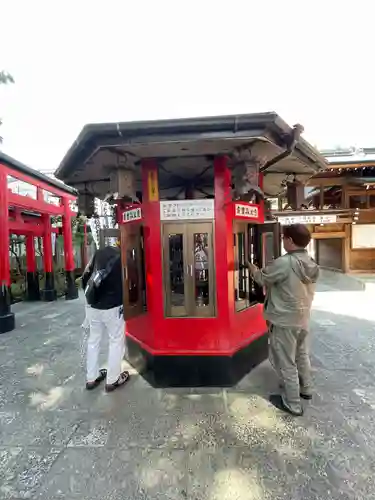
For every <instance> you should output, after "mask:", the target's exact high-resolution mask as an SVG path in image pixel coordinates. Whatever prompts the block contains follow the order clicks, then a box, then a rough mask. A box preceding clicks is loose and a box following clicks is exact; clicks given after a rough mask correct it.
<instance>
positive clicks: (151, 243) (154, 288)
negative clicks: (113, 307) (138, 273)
mask: <svg viewBox="0 0 375 500" xmlns="http://www.w3.org/2000/svg"><path fill="white" fill-rule="evenodd" d="M142 217H143V235H144V248H145V268H146V294H147V309H148V311H149V314H150V316H151V318H152V323H151V324H152V329H153V331H152V332H150V336H149V338H148V340H147V342H148V345H149V346H150V347H154V348H157V345H158V338H157V332H158V331H161V329H162V328H163V321H164V302H163V295H164V293H163V290H164V289H163V277H162V241H161V234H160V201H159V183H158V167H157V164H156V162H155V161H154V160H143V161H142Z"/></svg>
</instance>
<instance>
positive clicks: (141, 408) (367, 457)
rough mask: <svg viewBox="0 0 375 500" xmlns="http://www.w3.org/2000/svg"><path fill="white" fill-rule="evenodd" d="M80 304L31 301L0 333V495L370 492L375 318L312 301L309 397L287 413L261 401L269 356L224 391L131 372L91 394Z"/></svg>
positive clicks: (268, 382) (269, 388)
mask: <svg viewBox="0 0 375 500" xmlns="http://www.w3.org/2000/svg"><path fill="white" fill-rule="evenodd" d="M353 307H355V306H354V305H353ZM82 312H83V308H82V305H81V304H80V303H79V302H76V303H74V304H67V303H65V302H62V303H58V304H56V305H52V306H50V307H48V308H44V309H43V308H42V309H39V310H37V311H35V310H34V312H32V309H30V310H29V312H28V313H27V314H25V316H24V318H25V321H26V320H27V327H26V326H25V327H22V326H20V327H19V329H18V330H17V331H16V332H14V334H11V335H7V336H4V335H3V336H1V337H0V362H1V364H2V370H1V372H0V426H1V427H0V475H1V477H2V481H1V483H0V498H2V499H4V500H5V499H16V498H41V499H42V500H44V499H45V500H47V499H48V500H53V499H69V500H74V499H78V498H79V499H82V500H84V499H90V500H94V499H102V500H103V499H105V500H110V499H111V500H120V499H121V500H123V499H126V500H128V499H129V500H131V499H162V498H163V499H166V498H168V499H186V498H188V499H194V500H195V499H197V500H198V499H207V500H208V499H209V500H216V499H217V500H219V499H220V500H227V499H228V500H229V499H246V500H253V499H273V500H275V499H285V498H288V499H290V500H294V499H301V498H303V499H306V500H308V499H333V500H335V499H344V500H346V499H348V500H349V499H353V500H354V499H356V500H361V499H365V498H366V500H367V499H370V498H372V495H373V492H374V491H375V484H374V479H373V478H374V472H375V461H374V459H375V452H374V450H375V447H374V445H375V431H374V429H375V426H374V424H375V418H374V408H375V389H374V387H375V384H374V376H375V368H374V366H375V364H374V358H375V354H374V353H375V341H374V339H373V338H374V332H375V323H374V322H373V321H365V320H361V319H359V318H356V317H355V316H353V315H352V316H346V315H341V314H333V313H332V312H329V311H326V310H321V309H320V310H319V309H316V310H315V311H314V313H313V321H312V330H313V333H314V345H313V359H312V361H313V369H314V378H315V383H316V394H315V396H314V399H313V402H312V403H311V404H308V405H306V412H305V416H304V417H301V418H297V419H293V418H292V417H289V416H286V415H283V414H282V413H280V412H279V411H277V410H276V409H275V408H273V407H272V406H271V405H270V404H269V403H268V401H267V399H268V394H269V393H270V392H273V391H275V390H276V389H277V381H276V379H275V376H274V374H273V371H272V370H271V368H270V366H269V364H268V363H267V362H265V363H262V364H261V365H260V366H259V367H257V368H256V369H255V370H253V371H252V372H251V374H250V375H249V376H247V377H245V378H244V379H243V380H241V382H240V383H239V384H238V385H237V386H236V387H234V388H231V389H221V388H217V389H215V388H209V389H190V390H189V389H152V388H151V387H150V386H149V385H148V384H147V382H146V381H145V380H144V379H143V378H141V377H139V376H138V375H137V374H136V373H132V379H131V381H130V382H129V384H128V385H127V386H126V387H124V388H123V389H122V390H121V391H118V392H115V393H113V394H108V395H107V394H105V393H104V391H103V390H102V388H99V389H98V390H97V391H95V392H92V393H88V392H86V391H85V390H84V389H83V369H82V359H81V353H80V344H81V335H82V334H81V331H80V330H79V328H78V326H77V325H79V324H80V322H81V320H82ZM19 324H20V325H21V324H22V323H19Z"/></svg>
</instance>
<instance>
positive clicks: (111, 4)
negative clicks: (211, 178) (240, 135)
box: [0, 0, 375, 170]
mask: <svg viewBox="0 0 375 500" xmlns="http://www.w3.org/2000/svg"><path fill="white" fill-rule="evenodd" d="M347 4H348V5H351V6H352V7H351V8H349V7H345V5H346V4H345V5H344V2H342V1H336V0H330V1H325V2H323V1H321V0H314V1H301V0H300V1H293V0H283V1H280V0H274V1H268V2H267V1H264V0H263V1H261V0H259V1H253V0H244V1H236V0H230V1H220V0H216V1H215V0H212V1H211V0H200V1H199V2H198V1H197V0H190V1H189V2H182V1H178V0H174V1H167V0H165V1H163V0H159V1H158V0H148V1H145V0H121V1H116V0H109V1H107V2H104V1H103V0H91V1H89V0H64V1H57V0H54V1H52V0H49V1H47V0H33V1H29V0H23V1H21V0H0V18H1V29H0V69H6V70H7V71H9V72H11V73H12V74H13V76H14V78H15V80H16V84H15V85H12V86H9V87H7V88H6V87H3V86H2V87H0V116H1V117H2V118H3V121H4V125H3V126H2V127H1V129H0V130H1V135H2V136H3V137H4V144H3V146H2V149H3V151H4V152H6V153H8V154H10V155H11V156H14V157H16V158H17V159H18V160H20V161H22V162H24V163H27V164H28V165H30V166H31V167H34V168H39V169H48V170H54V169H55V168H56V167H57V166H58V164H59V163H60V161H61V160H62V158H63V156H64V154H65V153H66V151H67V149H68V148H69V147H70V145H71V144H72V142H73V141H74V140H75V138H76V136H77V135H78V133H79V132H80V130H81V128H82V127H83V125H84V124H85V123H88V122H103V121H127V120H139V119H154V118H171V117H187V116H201V115H218V114H227V113H229V114H231V113H252V112H259V111H276V112H277V113H278V114H280V115H281V116H282V118H284V119H285V120H286V121H287V122H289V124H290V125H293V124H294V123H296V122H300V123H302V124H303V125H304V127H305V137H306V139H308V140H310V141H311V142H312V143H313V144H315V145H317V146H318V147H320V148H325V147H336V146H338V145H342V146H348V145H359V146H375V125H374V117H375V100H374V88H375V87H374V82H373V78H374V77H372V71H373V69H372V65H373V61H374V48H375V47H374V46H375V42H374V35H373V31H374V28H373V24H374V14H375V12H374V10H375V4H374V6H373V7H372V8H371V5H372V2H370V1H368V2H366V1H363V0H356V1H355V2H353V1H350V2H347Z"/></svg>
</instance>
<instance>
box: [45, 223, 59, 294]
mask: <svg viewBox="0 0 375 500" xmlns="http://www.w3.org/2000/svg"><path fill="white" fill-rule="evenodd" d="M42 217H43V224H44V235H43V262H44V275H45V283H44V289H43V290H42V300H44V301H46V302H52V301H53V300H56V298H57V293H56V290H55V278H54V275H53V257H52V225H51V217H50V215H48V214H43V216H42Z"/></svg>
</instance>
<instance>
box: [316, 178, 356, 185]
mask: <svg viewBox="0 0 375 500" xmlns="http://www.w3.org/2000/svg"><path fill="white" fill-rule="evenodd" d="M350 180H351V179H348V178H347V177H312V178H311V179H309V180H308V181H307V182H306V186H317V187H318V186H343V185H346V184H349V183H350Z"/></svg>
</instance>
